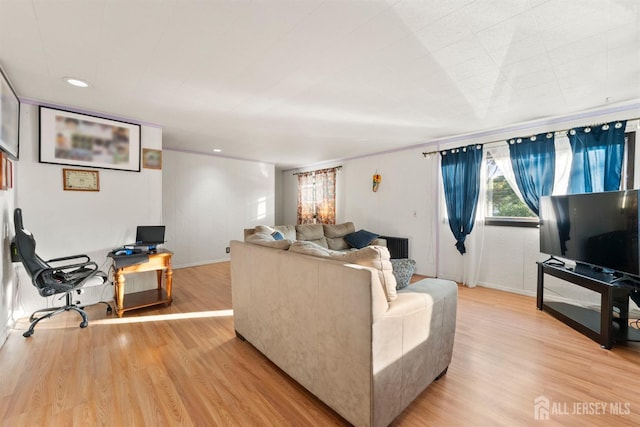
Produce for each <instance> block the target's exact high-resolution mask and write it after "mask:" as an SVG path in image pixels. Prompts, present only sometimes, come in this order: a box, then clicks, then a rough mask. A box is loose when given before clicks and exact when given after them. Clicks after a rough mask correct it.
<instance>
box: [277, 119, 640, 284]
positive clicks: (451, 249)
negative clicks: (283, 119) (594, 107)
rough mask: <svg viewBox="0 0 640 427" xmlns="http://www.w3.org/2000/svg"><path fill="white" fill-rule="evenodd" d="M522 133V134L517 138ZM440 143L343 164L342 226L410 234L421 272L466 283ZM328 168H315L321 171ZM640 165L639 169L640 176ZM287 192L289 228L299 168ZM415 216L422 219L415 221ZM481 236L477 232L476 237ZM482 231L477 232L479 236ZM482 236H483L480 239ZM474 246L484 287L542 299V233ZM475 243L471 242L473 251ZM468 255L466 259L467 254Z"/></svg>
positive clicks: (488, 231)
mask: <svg viewBox="0 0 640 427" xmlns="http://www.w3.org/2000/svg"><path fill="white" fill-rule="evenodd" d="M637 117H640V110H638V109H633V110H625V111H617V110H616V111H615V112H611V111H604V112H602V113H599V114H593V115H590V116H589V118H584V117H583V118H571V119H567V120H566V121H563V120H560V119H547V121H548V123H549V124H544V123H542V124H539V125H536V124H529V125H526V126H524V125H523V126H522V128H523V129H525V128H526V130H519V131H517V132H516V131H513V130H502V131H496V132H494V133H491V134H490V135H487V134H484V135H483V136H481V137H478V138H472V137H470V138H465V137H457V138H454V141H453V142H449V143H446V144H445V143H443V144H442V145H441V147H440V148H449V147H454V146H463V145H468V144H472V143H486V142H493V141H499V140H503V139H507V138H508V137H513V136H516V135H528V134H529V135H530V134H535V133H539V132H545V131H552V130H561V129H567V128H569V127H571V126H584V125H585V124H588V123H598V122H605V121H611V120H623V119H631V118H637ZM514 132H516V133H514ZM434 149H437V148H436V145H435V144H434V145H433V146H428V147H423V148H422V149H410V150H405V151H398V152H392V153H386V154H380V155H373V156H369V157H364V158H360V159H351V160H345V161H342V162H339V164H341V165H342V170H341V172H340V173H339V174H338V185H339V189H340V191H341V193H340V195H339V208H338V213H337V222H344V221H353V222H354V223H355V226H356V228H358V229H359V228H365V229H367V230H369V231H373V232H377V233H380V234H388V235H392V236H399V237H409V242H410V250H409V254H410V257H412V258H414V259H415V260H416V262H417V266H416V272H417V273H419V274H424V275H428V276H438V277H442V278H448V279H452V280H456V281H461V280H462V278H463V272H462V271H463V265H464V263H465V261H466V260H465V258H464V256H461V255H460V254H459V253H458V252H457V250H456V249H455V241H454V239H453V236H452V233H451V231H450V230H449V226H448V224H447V223H446V222H445V221H444V220H442V219H438V215H437V212H438V209H439V208H440V207H442V209H444V206H443V202H442V200H441V197H442V194H441V184H440V183H439V174H440V170H439V166H438V161H437V155H436V156H433V157H432V158H431V159H426V158H424V157H423V156H422V154H421V152H422V151H432V150H434ZM636 165H640V150H638V149H636ZM322 167H326V165H324V164H321V165H311V166H308V167H305V168H304V169H303V170H313V169H319V168H322ZM376 169H377V170H378V171H379V173H380V174H381V175H382V183H381V185H380V189H379V190H378V192H377V193H373V192H372V191H371V179H372V175H373V173H375V171H376ZM639 170H640V168H638V167H636V181H635V182H636V183H637V182H638V179H637V175H638V171H639ZM282 179H283V186H282V190H283V192H284V194H283V197H282V208H283V209H284V210H285V212H283V213H282V214H281V215H279V217H280V218H283V219H284V222H283V223H285V224H295V222H296V206H297V180H296V179H295V176H293V175H292V171H285V172H283V173H282ZM414 213H415V216H414ZM474 233H475V232H474ZM476 234H477V233H476ZM475 237H480V236H477V235H476V236H475ZM476 240H477V241H474V242H473V243H471V244H470V245H473V244H481V245H482V247H483V252H482V253H483V255H482V258H481V261H480V267H479V271H478V282H479V284H480V285H482V286H486V287H492V288H496V289H502V290H506V291H510V292H516V293H522V294H526V295H535V294H536V286H537V266H536V261H540V260H544V259H546V258H547V257H546V256H545V255H544V254H541V253H540V252H539V232H538V229H537V228H523V227H496V226H486V227H485V228H484V238H483V239H476ZM470 245H467V247H468V249H469V248H470ZM465 256H466V255H465Z"/></svg>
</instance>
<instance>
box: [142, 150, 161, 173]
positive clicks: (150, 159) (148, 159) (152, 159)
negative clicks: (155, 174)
mask: <svg viewBox="0 0 640 427" xmlns="http://www.w3.org/2000/svg"><path fill="white" fill-rule="evenodd" d="M142 167H143V168H146V169H162V150H154V149H152V148H143V149H142Z"/></svg>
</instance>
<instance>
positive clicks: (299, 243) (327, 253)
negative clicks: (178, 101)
mask: <svg viewBox="0 0 640 427" xmlns="http://www.w3.org/2000/svg"><path fill="white" fill-rule="evenodd" d="M289 251H291V252H297V253H299V254H304V255H311V256H317V257H320V258H332V257H333V256H335V255H336V254H339V252H337V251H333V250H331V249H328V248H325V247H323V246H320V245H318V244H317V243H314V242H309V241H305V240H296V241H295V242H293V243H291V246H290V247H289Z"/></svg>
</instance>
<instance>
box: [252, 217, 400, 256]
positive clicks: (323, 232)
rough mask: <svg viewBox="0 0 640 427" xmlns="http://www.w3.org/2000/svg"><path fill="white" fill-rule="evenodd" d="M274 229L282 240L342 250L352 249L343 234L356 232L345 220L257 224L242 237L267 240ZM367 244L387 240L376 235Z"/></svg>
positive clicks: (379, 244)
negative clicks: (293, 223)
mask: <svg viewBox="0 0 640 427" xmlns="http://www.w3.org/2000/svg"><path fill="white" fill-rule="evenodd" d="M274 231H278V232H280V233H281V235H282V237H283V238H284V240H289V241H295V240H303V241H305V242H313V243H316V244H317V245H319V246H322V247H324V248H328V249H332V250H337V251H344V250H350V249H353V247H352V246H351V245H350V244H349V243H348V242H347V241H346V240H345V236H347V235H348V234H351V233H356V227H355V226H354V224H353V222H345V223H343V224H298V225H275V226H273V227H269V226H264V225H258V226H257V227H255V228H247V229H245V230H244V239H245V241H247V240H248V241H253V243H256V241H257V240H264V239H267V240H269V239H268V236H271V234H272V233H273V232H274ZM363 231H364V230H358V232H363ZM369 244H370V245H378V246H386V245H387V242H386V240H384V239H382V238H380V237H377V238H375V239H373V240H372V241H371V242H370V243H369ZM281 245H282V244H281Z"/></svg>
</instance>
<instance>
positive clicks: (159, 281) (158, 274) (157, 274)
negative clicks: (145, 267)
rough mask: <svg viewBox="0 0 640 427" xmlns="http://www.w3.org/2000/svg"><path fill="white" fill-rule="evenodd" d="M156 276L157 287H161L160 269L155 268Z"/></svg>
mask: <svg viewBox="0 0 640 427" xmlns="http://www.w3.org/2000/svg"><path fill="white" fill-rule="evenodd" d="M156 277H157V278H158V289H162V270H156Z"/></svg>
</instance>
